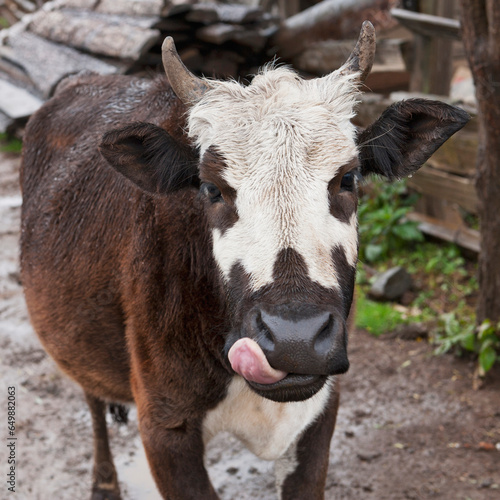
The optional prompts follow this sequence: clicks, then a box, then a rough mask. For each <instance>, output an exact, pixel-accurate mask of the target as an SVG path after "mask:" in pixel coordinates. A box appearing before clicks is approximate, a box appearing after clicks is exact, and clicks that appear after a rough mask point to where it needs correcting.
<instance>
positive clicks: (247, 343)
mask: <svg viewBox="0 0 500 500" xmlns="http://www.w3.org/2000/svg"><path fill="white" fill-rule="evenodd" d="M228 358H229V362H230V363H231V367H232V368H233V370H234V371H235V372H236V373H238V374H239V375H241V376H242V377H243V378H244V379H245V380H246V381H247V383H248V385H249V386H250V387H251V388H252V389H253V390H254V391H255V392H256V393H257V394H259V395H261V396H263V397H265V398H267V399H271V400H273V401H277V402H280V403H283V402H288V401H303V400H305V399H308V398H310V397H311V396H314V394H316V393H317V392H318V391H319V390H320V389H321V388H322V387H323V385H324V383H325V381H326V379H327V377H326V375H306V374H299V373H286V372H284V371H282V370H277V369H275V368H273V367H272V366H271V365H270V364H269V362H268V360H267V358H266V356H265V354H264V352H263V351H262V349H261V348H260V346H259V345H258V344H257V342H255V341H254V340H252V339H249V338H242V339H239V340H238V341H236V342H235V343H234V344H233V346H232V347H231V349H230V350H229V353H228Z"/></svg>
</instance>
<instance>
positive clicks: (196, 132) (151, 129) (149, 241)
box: [21, 23, 468, 500]
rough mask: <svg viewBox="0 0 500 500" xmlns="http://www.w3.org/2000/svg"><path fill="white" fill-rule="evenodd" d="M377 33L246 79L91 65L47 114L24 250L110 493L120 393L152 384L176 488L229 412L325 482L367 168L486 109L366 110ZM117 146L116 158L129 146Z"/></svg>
mask: <svg viewBox="0 0 500 500" xmlns="http://www.w3.org/2000/svg"><path fill="white" fill-rule="evenodd" d="M374 49H375V38H374V30H373V27H372V25H371V24H369V23H365V24H364V25H363V29H362V31H361V35H360V39H359V41H358V44H357V46H356V48H355V50H354V52H353V54H352V55H351V56H350V58H349V59H348V61H347V62H346V64H345V65H344V66H342V67H341V68H340V69H339V70H337V71H334V72H333V73H331V74H329V75H327V76H325V77H323V78H318V79H315V80H304V79H302V78H300V77H299V76H298V75H297V74H296V73H295V72H294V71H292V70H291V69H288V68H284V67H280V68H274V67H268V68H266V69H264V70H263V71H262V72H261V73H260V74H259V75H257V76H255V78H254V79H253V81H252V82H251V84H250V85H248V86H246V87H245V86H243V85H241V84H240V83H238V82H236V81H225V82H222V81H210V80H207V79H199V78H196V77H194V76H193V75H192V74H190V73H189V72H188V71H187V70H186V68H185V67H184V66H183V64H182V62H181V61H180V59H179V58H178V56H177V53H176V52H175V48H174V45H173V42H172V40H171V39H167V40H166V41H165V44H164V48H163V58H164V65H165V69H166V72H167V76H168V80H169V82H170V83H168V82H167V80H166V79H165V78H157V79H155V80H150V81H146V80H140V79H137V78H132V77H118V76H111V77H109V76H108V77H101V76H97V75H80V76H76V77H73V78H69V79H67V80H64V81H63V82H62V83H61V84H60V85H59V88H58V90H57V92H56V95H55V97H54V98H53V99H51V100H50V101H49V102H47V103H46V104H45V105H44V106H43V107H42V109H41V110H40V111H39V112H38V113H36V114H35V115H34V116H33V117H32V119H31V120H30V122H29V124H28V127H27V130H26V135H25V149H24V159H23V166H22V173H21V181H22V188H23V210H22V241H21V250H22V252H21V264H22V280H23V283H24V287H25V293H26V300H27V303H28V307H29V312H30V317H31V321H32V323H33V325H34V327H35V329H36V331H37V333H38V335H39V336H40V338H41V340H42V342H43V344H44V345H45V347H46V349H47V351H48V352H49V353H50V354H51V356H52V357H53V358H54V359H55V360H56V362H57V363H58V364H59V366H60V367H61V368H62V369H63V370H64V371H65V372H66V373H67V374H68V375H69V376H70V377H72V378H74V379H75V380H76V381H77V382H78V383H79V384H80V385H81V386H82V387H83V389H84V391H85V394H86V397H87V401H88V403H89V406H90V408H91V411H92V417H93V425H94V438H95V439H94V443H95V468H94V485H93V490H92V499H93V500H98V499H99V500H102V499H108V500H117V499H119V498H120V490H119V486H118V480H117V477H116V472H115V469H114V466H113V462H112V458H111V454H110V451H109V445H108V438H107V431H106V423H105V419H104V402H110V401H115V402H127V401H133V402H135V403H136V405H137V408H138V415H139V423H140V431H141V435H142V439H143V442H144V446H145V449H146V454H147V457H148V461H149V464H150V467H151V470H152V473H153V476H154V478H155V481H156V484H157V486H158V489H159V490H160V492H161V494H162V495H163V497H164V498H169V499H175V500H178V499H194V500H200V499H213V498H216V497H217V495H216V493H215V491H214V489H213V488H212V486H211V484H210V481H209V479H208V475H207V472H206V470H205V467H204V464H203V451H204V444H205V443H206V442H207V441H208V440H209V439H210V438H211V437H212V436H213V435H215V434H216V433H217V432H219V431H222V430H226V431H230V432H232V433H233V434H234V435H236V436H237V437H238V438H240V439H241V440H242V441H243V442H244V443H245V444H246V445H247V446H248V448H249V449H250V450H252V451H253V452H254V453H255V454H256V455H258V456H260V457H262V458H265V459H269V460H276V484H277V489H278V492H279V495H280V497H281V498H283V499H292V498H298V499H305V498H307V499H319V498H322V497H323V490H324V484H325V477H326V470H327V466H328V453H329V443H330V439H331V436H332V433H333V429H334V425H335V418H336V414H337V406H338V387H337V384H336V379H335V375H337V374H340V373H344V372H345V371H346V370H347V369H348V367H349V362H348V358H347V350H346V347H347V323H348V321H347V320H348V316H349V312H350V308H351V302H352V296H353V288H354V275H355V266H356V260H357V254H358V236H357V227H356V224H357V223H356V207H357V187H356V182H357V181H356V179H357V177H358V176H360V175H366V174H369V173H376V174H380V175H382V176H385V177H387V178H388V179H393V178H399V177H402V176H405V175H407V174H410V173H412V172H414V171H415V170H416V169H418V168H419V167H420V166H421V165H422V163H423V162H424V161H425V160H426V159H427V158H428V157H429V156H430V155H431V154H432V153H433V152H434V151H435V150H436V149H437V148H438V147H439V146H440V145H441V144H442V143H443V142H444V141H445V140H446V139H447V138H448V137H449V136H450V135H452V134H453V133H454V132H456V131H457V130H458V129H460V128H461V127H462V126H463V125H464V124H465V123H466V122H467V120H468V116H467V115H466V113H464V112H463V111H461V110H460V109H457V108H454V107H451V106H448V105H446V104H442V103H439V102H435V101H425V100H420V99H414V100H408V101H405V102H401V103H398V104H395V105H393V106H391V107H390V108H389V109H387V111H386V112H385V113H384V114H383V115H382V116H381V117H380V118H379V119H378V120H377V121H376V122H375V123H374V124H373V125H372V126H371V127H369V128H368V129H367V130H365V131H363V132H361V133H358V132H357V131H356V129H355V127H354V126H353V125H352V124H351V119H352V118H353V117H354V115H355V107H356V101H357V98H358V95H359V88H360V86H361V85H362V82H363V79H364V78H365V77H366V75H367V74H368V72H369V70H370V67H371V64H372V60H373V54H374ZM110 165H111V167H113V168H111V167H110Z"/></svg>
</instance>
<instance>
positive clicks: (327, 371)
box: [251, 308, 349, 375]
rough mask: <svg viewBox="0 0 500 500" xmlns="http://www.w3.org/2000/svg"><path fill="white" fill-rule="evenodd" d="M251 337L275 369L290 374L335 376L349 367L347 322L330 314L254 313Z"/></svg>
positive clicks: (261, 311) (311, 312) (312, 312)
mask: <svg viewBox="0 0 500 500" xmlns="http://www.w3.org/2000/svg"><path fill="white" fill-rule="evenodd" d="M252 314H253V321H251V325H252V328H251V329H252V330H253V332H252V334H251V336H252V337H253V338H254V339H255V340H256V341H257V343H258V344H259V345H260V347H261V348H262V350H263V351H264V354H265V355H266V357H267V359H268V361H269V363H270V364H271V366H272V367H273V368H276V369H278V370H283V371H286V372H288V373H300V374H306V375H334V374H338V373H345V372H346V371H347V370H348V368H349V361H348V359H347V349H346V344H347V342H346V340H347V339H346V331H345V327H344V322H343V321H342V320H340V319H336V318H335V317H334V315H333V314H332V313H331V312H328V311H320V310H318V309H317V308H314V309H313V310H312V311H307V310H306V311H304V310H303V309H302V312H301V313H296V312H294V313H293V314H289V313H287V312H284V311H279V312H277V311H273V312H272V313H271V312H267V311H264V310H262V309H257V310H254V311H253V313H252Z"/></svg>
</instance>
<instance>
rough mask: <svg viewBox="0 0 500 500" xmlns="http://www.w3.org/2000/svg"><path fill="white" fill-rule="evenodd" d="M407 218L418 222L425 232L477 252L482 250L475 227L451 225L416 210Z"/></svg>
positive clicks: (421, 229)
mask: <svg viewBox="0 0 500 500" xmlns="http://www.w3.org/2000/svg"><path fill="white" fill-rule="evenodd" d="M407 218H408V219H409V220H411V221H415V222H418V223H419V225H418V227H419V229H420V231H422V232H423V233H424V234H428V235H429V236H433V237H435V238H439V239H442V240H444V241H449V242H451V243H455V244H456V245H459V246H461V247H462V248H467V249H468V250H472V251H473V252H476V253H479V252H480V250H481V244H480V234H479V231H476V230H475V229H470V228H468V227H465V226H462V227H454V226H450V225H448V224H446V223H445V222H443V221H441V220H439V219H435V218H434V217H429V216H427V215H424V214H419V213H416V212H412V213H409V214H408V215H407Z"/></svg>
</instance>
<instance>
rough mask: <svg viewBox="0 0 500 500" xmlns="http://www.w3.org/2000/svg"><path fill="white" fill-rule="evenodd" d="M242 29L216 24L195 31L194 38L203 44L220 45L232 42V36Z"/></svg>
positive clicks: (235, 26) (231, 25)
mask: <svg viewBox="0 0 500 500" xmlns="http://www.w3.org/2000/svg"><path fill="white" fill-rule="evenodd" d="M243 29H244V28H243V27H242V26H238V25H234V24H226V23H216V24H211V25H209V26H204V27H203V28H200V29H199V30H197V31H196V37H197V38H199V39H200V40H202V41H204V42H208V43H213V44H215V45H222V44H223V43H225V42H227V41H228V40H233V39H234V38H233V37H234V34H235V33H236V32H237V31H240V32H241V31H243Z"/></svg>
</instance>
